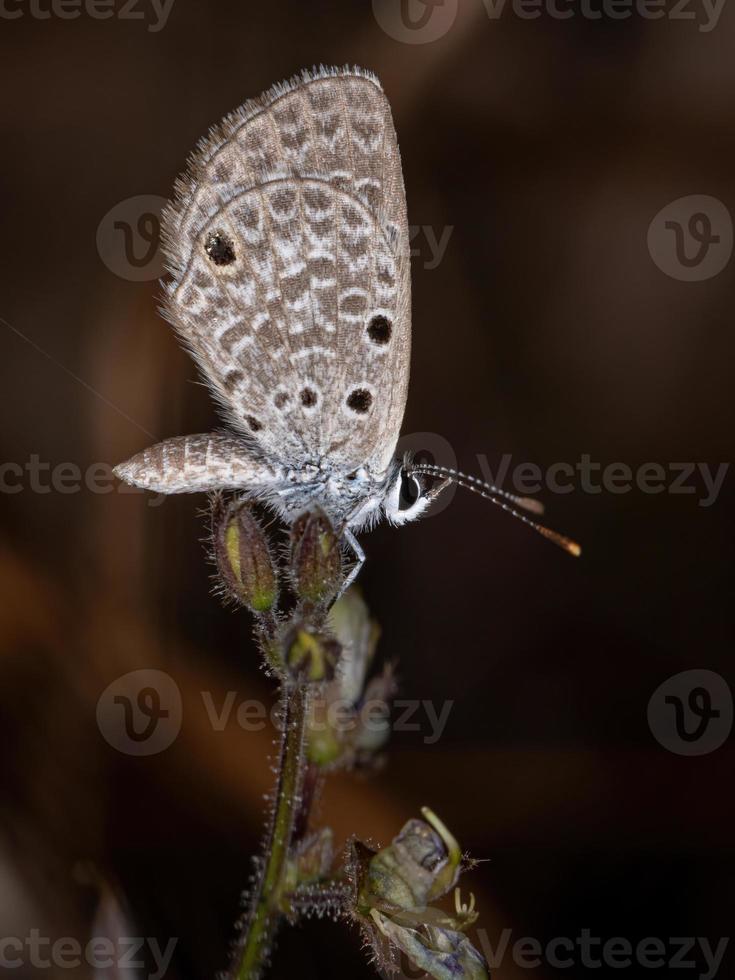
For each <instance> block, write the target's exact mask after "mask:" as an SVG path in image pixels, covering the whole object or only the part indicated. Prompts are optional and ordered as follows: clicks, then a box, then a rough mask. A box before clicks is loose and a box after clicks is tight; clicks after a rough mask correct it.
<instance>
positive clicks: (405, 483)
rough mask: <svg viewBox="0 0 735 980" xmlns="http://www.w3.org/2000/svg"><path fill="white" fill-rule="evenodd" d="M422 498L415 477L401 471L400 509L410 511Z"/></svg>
mask: <svg viewBox="0 0 735 980" xmlns="http://www.w3.org/2000/svg"><path fill="white" fill-rule="evenodd" d="M420 496H421V487H420V485H419V481H418V480H417V479H416V477H415V476H409V474H408V473H406V472H405V471H403V470H401V491H400V494H399V496H398V509H399V510H410V509H411V508H412V507H413V505H414V504H415V503H416V501H417V500H418V499H419V497H420Z"/></svg>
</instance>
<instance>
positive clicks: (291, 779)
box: [234, 686, 309, 980]
mask: <svg viewBox="0 0 735 980" xmlns="http://www.w3.org/2000/svg"><path fill="white" fill-rule="evenodd" d="M284 701H285V707H284V733H283V740H282V742H281V754H280V759H279V764H278V784H277V786H276V801H275V809H274V811H273V820H272V823H271V828H270V833H269V836H268V842H267V845H266V850H265V865H264V867H263V869H262V872H261V874H260V876H259V879H258V884H257V886H256V892H255V895H254V896H253V899H252V905H251V912H250V919H249V922H248V925H247V932H246V935H245V941H244V943H243V946H242V950H241V953H240V957H239V961H238V963H237V966H236V968H235V972H234V977H235V978H236V980H258V978H259V977H260V976H261V975H262V972H263V968H264V966H265V963H266V960H267V958H268V954H269V952H270V948H271V944H272V941H273V938H274V936H275V933H276V930H277V929H278V926H279V924H280V920H281V917H282V915H281V912H280V911H279V903H280V899H281V895H280V889H281V884H282V879H283V875H284V871H285V869H286V862H287V860H288V856H289V851H290V847H291V840H292V837H293V831H294V822H295V819H296V816H297V814H298V812H299V808H300V805H301V797H302V790H303V779H304V770H305V766H304V758H303V757H304V732H305V729H306V719H307V715H308V710H309V688H308V687H306V686H299V687H296V688H293V689H291V690H290V691H288V690H287V691H286V693H285V695H284Z"/></svg>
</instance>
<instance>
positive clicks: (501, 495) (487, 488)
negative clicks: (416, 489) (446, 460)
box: [409, 463, 582, 558]
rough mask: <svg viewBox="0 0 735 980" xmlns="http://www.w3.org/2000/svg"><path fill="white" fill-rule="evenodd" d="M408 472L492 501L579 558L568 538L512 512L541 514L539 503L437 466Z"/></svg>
mask: <svg viewBox="0 0 735 980" xmlns="http://www.w3.org/2000/svg"><path fill="white" fill-rule="evenodd" d="M409 472H411V473H426V474H427V475H428V476H436V477H443V478H444V479H445V480H446V481H447V482H448V483H456V484H457V486H459V487H464V488H465V489H466V490H471V491H472V492H473V493H477V494H479V495H480V496H481V497H484V498H485V499H486V500H489V501H491V502H492V503H493V504H495V505H496V506H497V507H500V508H501V509H502V510H504V511H506V512H507V513H508V514H512V515H513V517H517V518H518V520H519V521H523V523H524V524H527V525H528V527H530V528H533V530H534V531H536V532H537V533H538V534H540V535H541V536H542V537H544V538H546V539H547V540H549V541H551V542H553V543H554V544H556V545H558V546H559V547H560V548H563V549H564V551H566V552H567V553H568V554H570V555H574V557H575V558H579V556H580V555H581V554H582V549H581V548H580V546H579V545H578V544H577V542H576V541H572V539H571V538H567V537H565V536H564V535H563V534H559V533H558V532H557V531H552V530H551V529H550V528H548V527H544V525H543V524H537V523H536V521H532V520H530V519H529V518H528V517H526V516H525V515H524V514H519V513H518V511H517V510H516V509H515V508H516V507H519V508H521V509H522V510H526V511H529V513H531V514H543V512H544V507H543V504H541V503H540V502H539V501H538V500H533V499H532V498H531V497H517V496H516V495H515V494H512V493H508V492H507V491H505V490H501V489H500V487H496V486H493V484H492V483H485V481H484V480H478V478H477V477H476V476H470V475H469V474H467V473H461V472H460V471H459V470H453V469H450V468H449V467H448V466H436V465H434V464H433V463H417V464H416V465H414V466H411V468H410V471H409ZM506 500H508V501H510V503H511V504H513V505H514V506H513V507H511V506H510V504H507V503H505V502H504V501H506Z"/></svg>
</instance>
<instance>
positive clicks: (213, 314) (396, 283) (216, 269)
mask: <svg viewBox="0 0 735 980" xmlns="http://www.w3.org/2000/svg"><path fill="white" fill-rule="evenodd" d="M165 234H166V240H167V248H168V254H169V262H170V267H171V271H172V273H173V282H172V283H171V284H170V286H169V289H168V296H167V304H166V305H167V310H166V312H167V315H168V317H169V318H170V320H171V321H172V322H173V324H174V326H175V327H176V329H177V330H178V331H179V333H180V334H181V336H182V337H183V338H184V340H185V341H186V343H187V345H188V346H189V347H190V348H191V350H192V352H193V353H194V355H195V356H196V358H197V360H198V361H199V364H200V366H201V367H202V369H203V371H204V373H205V375H206V376H207V379H208V380H209V381H210V383H211V385H212V387H213V389H214V391H215V393H216V394H217V395H218V397H219V399H220V401H221V402H222V404H223V405H224V407H225V409H226V412H227V415H228V416H229V419H230V421H231V422H233V423H234V424H235V425H236V426H237V427H238V428H240V429H241V430H242V431H243V432H244V433H247V435H248V437H249V438H250V439H252V440H254V441H255V442H256V443H257V444H258V446H259V447H260V448H261V449H262V451H263V453H264V454H265V455H266V456H268V457H270V458H273V459H278V460H281V461H283V462H286V463H287V464H289V465H294V466H298V465H299V464H305V463H314V462H318V461H321V460H325V459H326V460H327V461H328V463H329V465H330V466H332V467H334V468H335V469H337V470H343V471H348V470H350V469H354V468H356V467H358V466H360V465H366V466H368V467H371V468H372V469H373V470H375V471H380V470H382V469H384V468H385V466H386V465H387V463H388V462H389V460H390V458H391V457H392V453H393V450H394V447H395V443H396V440H397V438H398V431H399V428H400V424H401V421H402V417H403V410H404V406H405V398H406V389H407V384H408V366H409V356H410V280H409V257H408V248H407V227H406V212H405V196H404V191H403V180H402V176H401V168H400V160H399V157H398V148H397V144H396V138H395V131H394V129H393V124H392V120H391V115H390V109H389V106H388V103H387V100H386V99H385V96H384V95H383V92H382V90H381V89H380V87H379V85H378V83H377V81H376V80H374V79H373V78H372V77H371V76H368V75H366V74H364V73H360V72H358V71H349V70H344V71H342V72H331V71H330V72H324V73H321V74H317V75H306V76H303V77H301V78H300V79H299V80H297V81H296V82H293V83H289V85H287V86H280V87H277V88H276V89H273V90H271V92H270V93H266V95H265V96H263V97H262V98H261V99H260V100H257V101H256V102H253V103H249V104H246V105H245V106H244V107H243V108H242V109H241V110H238V112H237V113H235V114H234V115H233V116H231V117H229V118H228V119H227V120H225V122H224V123H223V124H222V125H221V126H220V127H219V128H218V129H217V130H216V131H214V132H213V134H212V135H211V137H210V139H209V140H208V141H207V142H206V143H205V144H204V145H203V146H202V147H201V148H200V151H199V153H198V155H197V156H196V157H195V159H194V161H193V163H192V168H191V173H190V175H189V177H188V178H186V179H185V181H184V182H183V183H181V184H180V188H179V198H178V199H177V202H176V203H175V205H174V206H172V208H171V209H169V211H168V212H167V214H166V217H165Z"/></svg>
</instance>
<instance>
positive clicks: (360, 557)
mask: <svg viewBox="0 0 735 980" xmlns="http://www.w3.org/2000/svg"><path fill="white" fill-rule="evenodd" d="M344 539H345V541H346V542H347V544H348V545H349V546H350V548H352V551H353V553H354V555H355V559H356V561H355V564H354V565H353V566H352V568H351V569H350V571H349V573H348V575H347V578H346V579H345V580H344V582H343V583H342V588H341V589H340V590H339V595H338V596H337V599H341V598H342V596H343V595H344V594H345V592H346V591H347V590H348V589H349V587H350V586H351V585H352V583H353V582H354V581H355V579H356V578H357V576H358V575H359V574H360V569H361V568H362V566H363V565H364V564H365V552H364V551H363V550H362V547H361V545H360V542H359V541H358V540H357V538H356V537H355V535H354V534H353V533H352V531H350V529H349V528H345V532H344Z"/></svg>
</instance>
